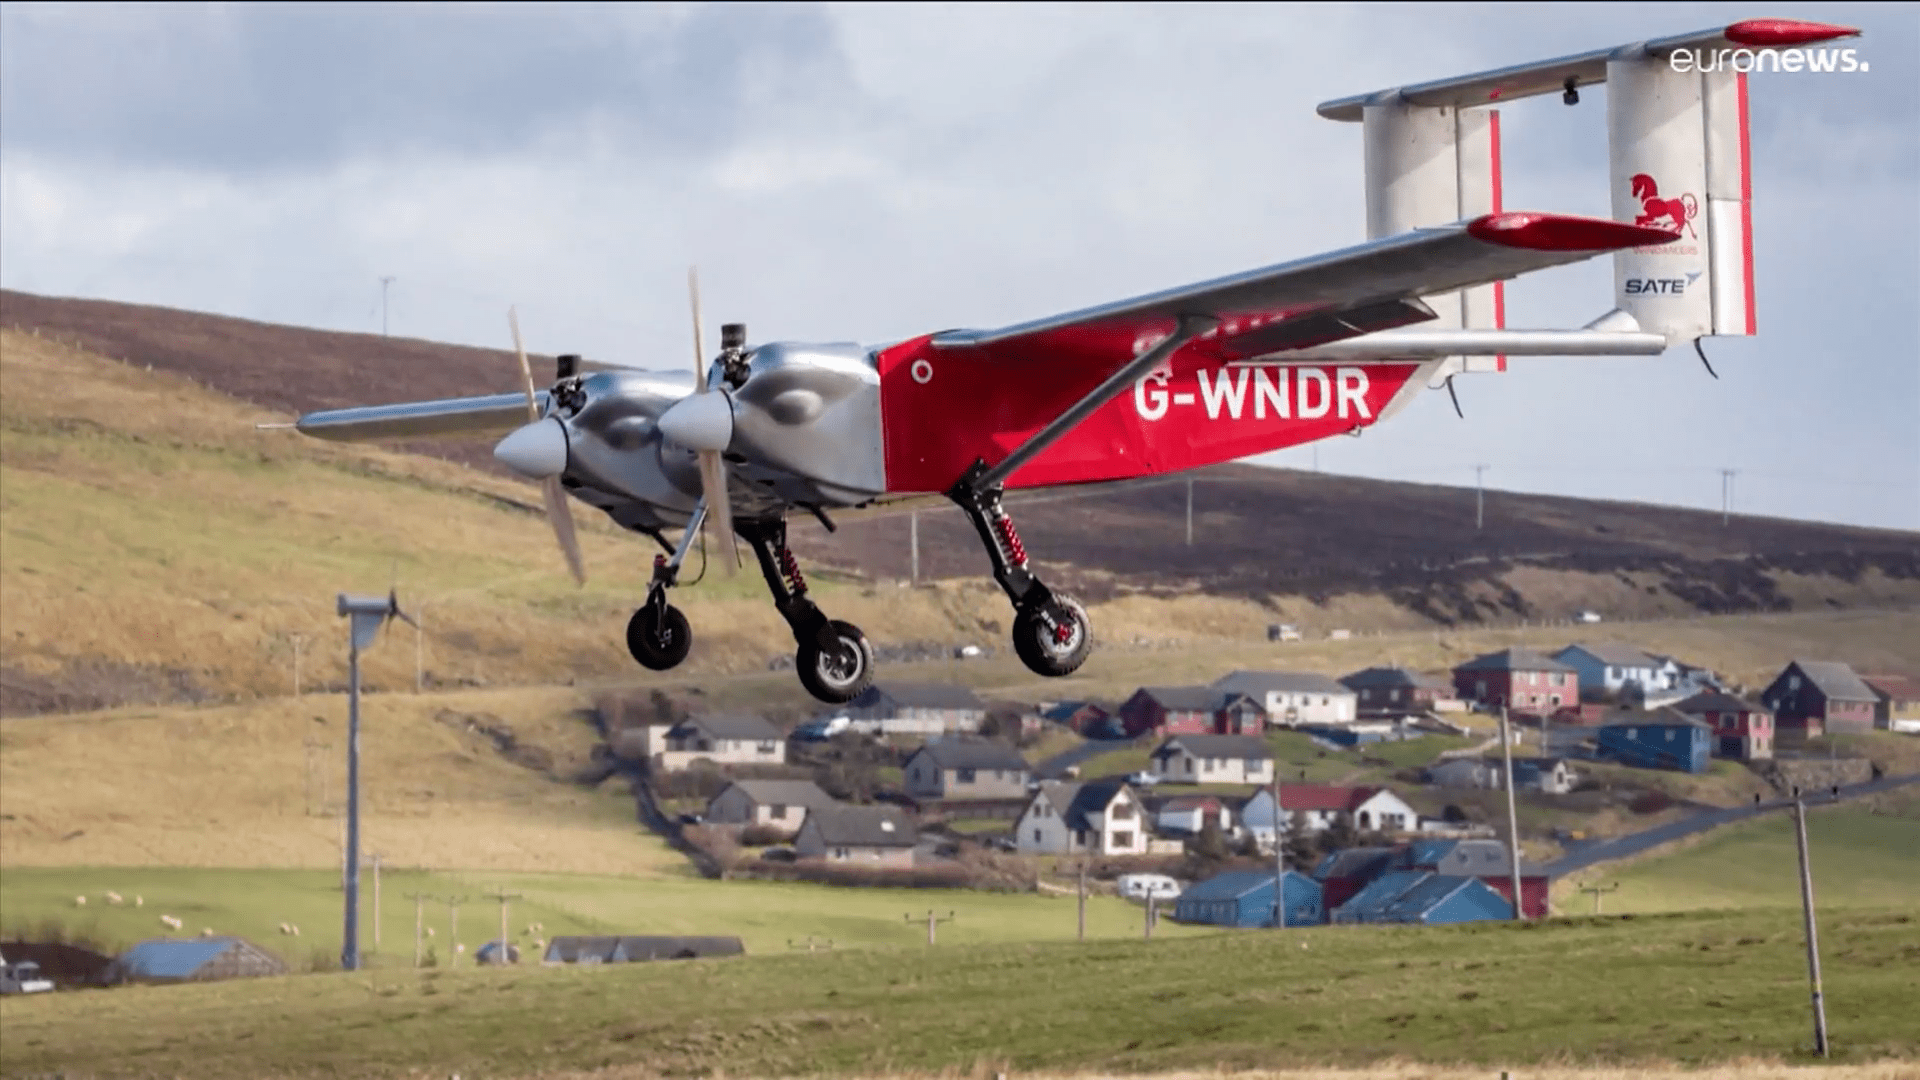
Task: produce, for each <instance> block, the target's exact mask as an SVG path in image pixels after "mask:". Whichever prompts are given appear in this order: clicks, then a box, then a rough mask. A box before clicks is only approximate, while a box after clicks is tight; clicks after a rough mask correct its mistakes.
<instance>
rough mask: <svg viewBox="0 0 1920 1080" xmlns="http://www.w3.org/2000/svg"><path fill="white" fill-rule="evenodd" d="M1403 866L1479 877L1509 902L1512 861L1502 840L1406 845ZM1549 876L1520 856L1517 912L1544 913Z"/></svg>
mask: <svg viewBox="0 0 1920 1080" xmlns="http://www.w3.org/2000/svg"><path fill="white" fill-rule="evenodd" d="M1405 863H1406V869H1409V870H1431V871H1433V872H1434V873H1436V874H1441V875H1444V876H1449V877H1473V878H1479V879H1480V880H1481V881H1484V882H1486V883H1487V884H1488V885H1489V886H1492V888H1493V890H1494V891H1495V892H1498V893H1499V894H1500V895H1501V896H1502V897H1503V898H1505V900H1506V901H1507V903H1509V904H1511V903H1513V861H1512V856H1511V855H1510V854H1509V853H1508V851H1507V843H1506V841H1504V840H1447V841H1438V842H1427V843H1415V844H1411V845H1408V849H1407V856H1406V859H1405ZM1551 884H1552V879H1551V878H1549V877H1548V876H1547V871H1546V868H1544V867H1541V866H1536V865H1534V864H1532V863H1529V862H1528V861H1527V860H1526V859H1525V858H1522V859H1521V860H1520V895H1521V897H1522V900H1521V904H1520V912H1521V914H1523V915H1525V916H1526V917H1527V918H1529V919H1543V918H1545V917H1546V915H1547V894H1548V892H1549V891H1550V888H1549V887H1550V886H1551Z"/></svg>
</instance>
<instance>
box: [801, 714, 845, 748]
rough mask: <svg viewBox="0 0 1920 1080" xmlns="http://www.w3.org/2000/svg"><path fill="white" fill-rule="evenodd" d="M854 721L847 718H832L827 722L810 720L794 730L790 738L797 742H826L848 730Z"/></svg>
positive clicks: (826, 720)
mask: <svg viewBox="0 0 1920 1080" xmlns="http://www.w3.org/2000/svg"><path fill="white" fill-rule="evenodd" d="M852 726H853V721H852V720H851V719H849V718H848V717H845V716H832V717H828V718H827V719H825V720H810V721H808V722H807V723H804V724H801V725H800V726H799V727H797V728H794V729H793V734H792V735H790V736H788V738H790V739H792V740H793V741H795V742H826V741H828V740H829V739H832V738H833V737H834V736H835V735H838V734H840V733H841V732H843V731H846V730H848V729H849V728H851V727H852Z"/></svg>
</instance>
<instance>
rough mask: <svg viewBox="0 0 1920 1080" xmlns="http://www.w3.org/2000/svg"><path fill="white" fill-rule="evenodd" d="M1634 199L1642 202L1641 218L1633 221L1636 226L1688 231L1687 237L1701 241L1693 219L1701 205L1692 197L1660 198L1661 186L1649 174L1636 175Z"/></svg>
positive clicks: (1683, 195)
mask: <svg viewBox="0 0 1920 1080" xmlns="http://www.w3.org/2000/svg"><path fill="white" fill-rule="evenodd" d="M1628 183H1629V184H1631V185H1632V189H1633V197H1634V198H1636V199H1639V200H1640V216H1639V217H1637V218H1634V219H1633V223H1634V224H1635V225H1647V226H1651V227H1653V228H1667V229H1672V230H1674V231H1675V232H1678V231H1680V230H1681V229H1685V230H1687V235H1688V236H1689V237H1692V238H1694V239H1699V234H1698V233H1695V232H1694V231H1693V217H1694V215H1695V214H1698V213H1699V212H1700V203H1699V202H1698V201H1697V200H1695V199H1694V197H1693V196H1692V195H1687V194H1682V195H1681V196H1679V197H1678V198H1674V199H1663V198H1661V197H1660V185H1659V184H1657V183H1655V182H1654V179H1653V177H1652V176H1651V175H1649V174H1647V173H1635V174H1634V177H1633V179H1632V180H1630V181H1628Z"/></svg>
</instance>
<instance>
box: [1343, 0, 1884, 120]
mask: <svg viewBox="0 0 1920 1080" xmlns="http://www.w3.org/2000/svg"><path fill="white" fill-rule="evenodd" d="M1859 33H1860V31H1858V30H1856V29H1853V28H1852V27H1847V26H1831V25H1828V24H1826V23H1816V22H1803V21H1800V20H1798V19H1747V20H1745V21H1742V22H1737V23H1734V24H1732V25H1730V26H1724V27H1715V28H1713V29H1710V30H1696V31H1694V32H1693V33H1690V34H1676V35H1674V36H1672V37H1665V38H1658V39H1655V40H1653V41H1647V42H1643V43H1635V44H1629V45H1623V46H1616V47H1613V48H1606V49H1595V50H1593V51H1592V52H1585V53H1579V54H1577V55H1574V56H1562V57H1559V58H1557V59H1553V60H1541V61H1536V62H1534V63H1531V64H1516V65H1514V66H1513V67H1507V68H1500V69H1498V70H1495V71H1482V72H1478V73H1475V74H1472V75H1460V76H1456V77H1454V78H1451V79H1438V80H1435V81H1433V82H1426V83H1417V84H1415V85H1412V86H1403V87H1400V88H1398V89H1389V90H1380V91H1375V92H1373V93H1370V94H1355V95H1353V96H1352V97H1344V98H1340V99H1339V100H1337V101H1328V102H1324V103H1322V104H1321V105H1320V108H1319V113H1320V115H1321V116H1324V117H1326V118H1327V119H1329V120H1346V121H1351V122H1355V123H1357V122H1359V121H1360V120H1361V119H1363V118H1364V115H1365V113H1364V110H1365V107H1366V106H1367V105H1368V104H1369V103H1372V102H1380V101H1386V100H1396V101H1400V102H1404V103H1406V104H1410V105H1425V106H1429V107H1432V106H1448V107H1452V108H1460V109H1465V108H1471V107H1473V106H1475V105H1493V104H1501V103H1505V102H1509V101H1514V100H1517V99H1519V98H1525V97H1533V96H1535V95H1537V94H1558V93H1562V92H1564V91H1565V90H1566V88H1567V81H1568V80H1569V79H1571V80H1572V81H1573V84H1574V85H1575V86H1576V87H1578V86H1589V85H1592V84H1595V83H1602V82H1605V81H1606V80H1607V61H1608V60H1609V59H1611V58H1615V57H1616V55H1617V54H1620V53H1622V52H1634V53H1639V54H1641V55H1646V56H1651V57H1665V56H1668V55H1670V54H1671V53H1672V52H1673V51H1674V50H1676V49H1707V50H1712V49H1741V48H1745V49H1759V48H1792V47H1796V46H1802V45H1814V44H1818V43H1819V42H1822V41H1832V40H1834V39H1836V38H1845V37H1855V36H1857V35H1858V34H1859Z"/></svg>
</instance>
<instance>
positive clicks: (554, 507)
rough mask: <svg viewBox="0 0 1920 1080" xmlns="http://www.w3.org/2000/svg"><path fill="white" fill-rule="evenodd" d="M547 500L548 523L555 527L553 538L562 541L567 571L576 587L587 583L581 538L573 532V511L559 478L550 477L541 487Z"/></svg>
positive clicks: (561, 549)
mask: <svg viewBox="0 0 1920 1080" xmlns="http://www.w3.org/2000/svg"><path fill="white" fill-rule="evenodd" d="M540 494H541V496H542V498H544V499H545V500H546V504H547V521H548V522H549V523H550V524H552V525H553V538H554V539H555V540H558V541H560V552H561V554H563V555H565V556H566V557H567V569H568V570H569V571H571V572H572V573H573V582H574V584H576V585H585V584H586V583H587V567H586V560H584V559H583V558H581V555H580V538H579V536H578V535H576V534H575V533H574V531H573V511H572V510H571V509H570V508H569V507H568V506H567V493H566V491H565V490H564V489H563V488H561V486H560V478H559V477H558V476H549V477H547V479H546V480H545V481H544V482H542V483H541V485H540Z"/></svg>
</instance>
